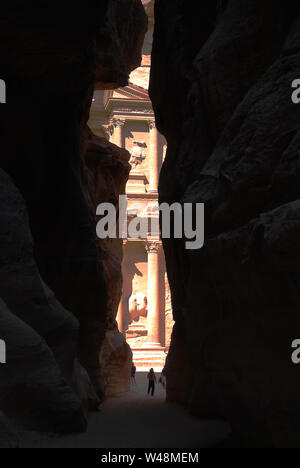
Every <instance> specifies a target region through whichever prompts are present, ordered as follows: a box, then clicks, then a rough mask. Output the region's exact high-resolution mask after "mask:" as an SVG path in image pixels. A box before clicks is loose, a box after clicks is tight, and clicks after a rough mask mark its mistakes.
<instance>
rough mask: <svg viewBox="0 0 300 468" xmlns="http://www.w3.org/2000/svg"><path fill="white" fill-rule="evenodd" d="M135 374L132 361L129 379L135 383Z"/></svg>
mask: <svg viewBox="0 0 300 468" xmlns="http://www.w3.org/2000/svg"><path fill="white" fill-rule="evenodd" d="M135 374H136V367H135V365H134V362H133V363H132V365H131V381H132V382H134V383H135V385H136V380H135Z"/></svg>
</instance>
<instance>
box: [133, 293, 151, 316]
mask: <svg viewBox="0 0 300 468" xmlns="http://www.w3.org/2000/svg"><path fill="white" fill-rule="evenodd" d="M147 307H148V299H147V296H146V294H144V293H142V292H137V293H135V294H132V295H131V296H130V298H129V314H130V319H131V321H134V322H137V321H138V320H139V319H140V317H147V312H148V309H147Z"/></svg>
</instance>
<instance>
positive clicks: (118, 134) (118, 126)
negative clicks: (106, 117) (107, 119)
mask: <svg viewBox="0 0 300 468" xmlns="http://www.w3.org/2000/svg"><path fill="white" fill-rule="evenodd" d="M124 125H125V120H124V119H112V120H111V126H112V129H113V134H112V143H114V144H115V145H117V146H119V148H122V147H123V132H122V128H123V127H124Z"/></svg>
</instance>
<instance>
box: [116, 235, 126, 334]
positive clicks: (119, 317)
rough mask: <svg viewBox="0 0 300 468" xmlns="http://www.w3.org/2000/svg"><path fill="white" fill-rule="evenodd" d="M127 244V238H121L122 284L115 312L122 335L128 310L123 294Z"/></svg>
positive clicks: (124, 290) (124, 294) (124, 292)
mask: <svg viewBox="0 0 300 468" xmlns="http://www.w3.org/2000/svg"><path fill="white" fill-rule="evenodd" d="M126 244H127V240H126V239H125V240H123V261H122V264H121V269H122V280H123V283H122V284H123V285H122V296H121V300H120V304H119V308H118V314H117V318H116V320H117V323H118V328H119V331H120V332H121V333H123V335H125V332H126V330H125V326H124V325H125V324H124V322H125V317H126V313H127V311H128V300H127V299H125V296H126V290H127V281H126V280H127V276H126V275H127V272H126V266H125V263H124V257H125V253H124V249H125V246H126Z"/></svg>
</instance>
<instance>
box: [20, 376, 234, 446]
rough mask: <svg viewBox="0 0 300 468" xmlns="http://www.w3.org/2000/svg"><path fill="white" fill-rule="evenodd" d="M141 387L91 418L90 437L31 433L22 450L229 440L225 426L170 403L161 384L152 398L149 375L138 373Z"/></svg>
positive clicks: (206, 443)
mask: <svg viewBox="0 0 300 468" xmlns="http://www.w3.org/2000/svg"><path fill="white" fill-rule="evenodd" d="M136 382H137V385H136V386H135V385H134V384H133V385H132V388H131V391H130V392H128V393H125V394H123V395H122V396H120V397H115V398H110V399H108V400H107V401H105V403H104V404H103V405H102V406H101V411H99V412H97V413H91V415H90V418H89V426H88V430H87V432H86V433H81V434H70V435H66V436H58V435H57V434H47V435H45V434H43V435H41V434H38V433H26V434H24V435H23V438H22V439H21V448H48V447H50V448H203V447H211V446H215V445H216V444H218V443H219V442H221V441H223V440H224V439H226V438H227V437H228V436H229V434H230V430H229V426H228V425H227V424H226V423H224V422H221V421H213V420H210V421H204V420H200V419H198V418H194V417H193V416H191V415H189V414H188V413H187V412H186V409H185V408H183V407H180V406H178V405H174V404H171V403H165V390H164V389H163V388H162V386H161V385H160V384H158V385H157V386H156V392H155V396H154V397H153V398H152V397H151V396H148V395H147V394H146V390H147V378H146V373H144V372H138V373H137V375H136Z"/></svg>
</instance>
